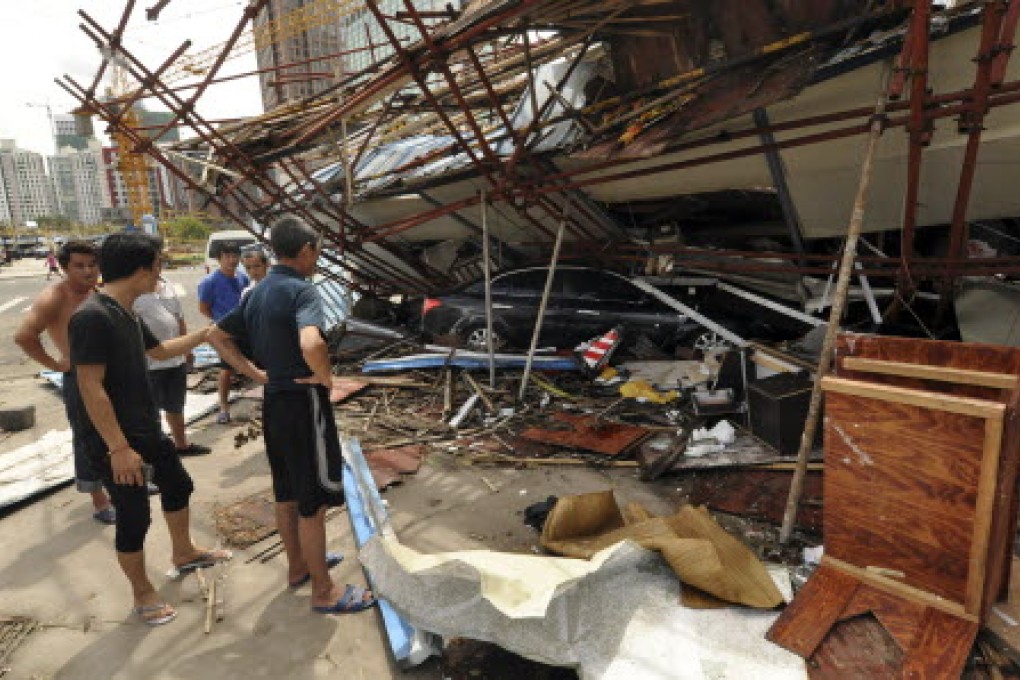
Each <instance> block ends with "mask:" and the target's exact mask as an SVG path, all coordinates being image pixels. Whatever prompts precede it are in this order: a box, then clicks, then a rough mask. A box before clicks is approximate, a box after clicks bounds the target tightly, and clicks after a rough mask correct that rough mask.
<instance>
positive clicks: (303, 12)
mask: <svg viewBox="0 0 1020 680" xmlns="http://www.w3.org/2000/svg"><path fill="white" fill-rule="evenodd" d="M365 7H366V6H365V3H364V0H311V2H308V3H307V4H305V5H302V6H300V7H295V8H294V9H292V10H290V11H289V12H286V13H284V14H281V15H280V16H279V17H277V18H276V19H274V20H272V21H267V22H265V23H263V24H260V25H258V26H253V27H252V30H251V31H245V33H244V34H242V36H241V38H240V39H239V40H238V41H237V43H235V45H234V48H233V49H232V50H231V52H230V56H229V57H228V61H229V60H230V59H236V58H237V57H240V56H242V55H244V54H249V53H251V52H254V51H257V50H261V49H265V48H267V47H269V46H271V45H274V44H276V43H281V42H283V41H284V40H287V39H288V38H293V37H296V36H299V35H301V34H302V33H304V32H305V31H307V30H309V29H312V28H317V27H319V26H326V25H334V24H339V23H340V20H341V19H342V18H344V17H346V16H349V15H352V14H355V13H357V12H359V11H364V10H365ZM223 46H224V43H220V44H217V45H213V46H212V47H208V48H206V49H204V50H201V51H199V52H196V53H194V54H189V55H185V56H184V58H182V59H181V60H180V62H179V63H178V64H176V65H175V66H174V67H173V68H171V69H170V70H169V71H168V72H167V75H166V81H167V82H170V83H173V82H177V81H179V80H181V79H184V78H187V77H189V76H197V75H204V74H205V73H206V71H208V69H209V67H210V66H212V64H213V63H214V62H215V61H216V59H217V58H218V57H219V56H220V53H221V52H222V51H223Z"/></svg>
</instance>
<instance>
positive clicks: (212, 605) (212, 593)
mask: <svg viewBox="0 0 1020 680" xmlns="http://www.w3.org/2000/svg"><path fill="white" fill-rule="evenodd" d="M215 612H216V579H213V580H212V581H211V582H210V583H209V596H208V597H207V598H206V600H205V632H206V633H209V632H211V631H212V624H213V615H214V614H215Z"/></svg>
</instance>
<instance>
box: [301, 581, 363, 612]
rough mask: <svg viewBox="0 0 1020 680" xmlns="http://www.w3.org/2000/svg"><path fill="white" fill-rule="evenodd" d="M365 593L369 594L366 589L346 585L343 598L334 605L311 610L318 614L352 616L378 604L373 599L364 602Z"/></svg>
mask: <svg viewBox="0 0 1020 680" xmlns="http://www.w3.org/2000/svg"><path fill="white" fill-rule="evenodd" d="M367 592H369V590H368V589H367V588H362V587H361V586H352V585H348V586H347V590H345V591H344V594H343V597H341V598H340V599H339V600H337V603H336V604H334V605H330V606H327V607H312V609H314V610H315V611H317V612H319V613H320V614H353V613H355V612H361V611H365V610H366V609H370V608H372V607H374V606H375V605H376V602H378V600H376V599H375V597H371V598H369V599H367V600H366V599H365V593H367Z"/></svg>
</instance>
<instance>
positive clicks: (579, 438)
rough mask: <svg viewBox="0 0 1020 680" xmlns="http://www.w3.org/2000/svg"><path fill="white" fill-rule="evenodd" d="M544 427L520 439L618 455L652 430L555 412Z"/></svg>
mask: <svg viewBox="0 0 1020 680" xmlns="http://www.w3.org/2000/svg"><path fill="white" fill-rule="evenodd" d="M551 421H552V422H551V423H550V424H549V425H546V426H544V427H529V428H528V429H526V430H524V431H523V432H521V433H520V435H519V436H520V437H523V438H524V439H530V440H533V441H537V442H541V443H543V444H555V445H557V446H569V447H571V448H577V449H584V450H585V451H593V452H595V453H601V454H604V455H607V456H616V455H619V454H621V453H623V452H624V451H626V450H627V449H629V448H630V447H631V446H633V445H634V444H636V443H638V442H639V441H641V440H642V439H644V438H645V437H646V436H648V434H649V430H647V429H645V428H643V427H638V426H637V425H626V424H624V423H614V422H611V421H607V420H599V419H598V418H596V417H595V416H587V415H575V414H571V413H562V412H561V413H555V414H553V416H552V418H551Z"/></svg>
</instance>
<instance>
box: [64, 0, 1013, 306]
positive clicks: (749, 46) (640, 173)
mask: <svg viewBox="0 0 1020 680" xmlns="http://www.w3.org/2000/svg"><path fill="white" fill-rule="evenodd" d="M166 4H167V3H166V2H165V1H164V2H161V3H159V4H158V5H157V6H156V7H154V8H151V9H150V12H149V14H150V17H151V15H152V14H153V13H154V12H155V13H157V14H158V10H159V9H161V8H162V7H163V6H165V5H166ZM264 4H265V0H253V1H252V2H251V3H250V4H249V5H248V6H247V7H246V8H245V9H244V11H243V13H242V16H241V17H240V19H239V21H238V23H237V25H236V26H235V27H234V29H233V31H232V33H231V34H230V37H229V38H228V40H227V41H226V42H225V43H224V44H223V45H222V46H219V47H217V48H215V49H213V50H207V51H206V52H204V53H202V55H204V56H202V55H199V56H195V55H192V56H188V55H189V53H188V50H189V49H190V44H189V43H187V42H185V43H184V44H182V45H181V47H180V48H178V49H177V50H176V51H175V52H174V53H173V54H172V55H170V56H169V57H168V58H167V59H166V61H165V62H164V63H162V64H160V65H158V66H155V67H153V66H149V65H146V64H143V63H142V62H141V61H140V60H138V59H137V58H135V57H134V56H133V54H132V52H131V50H130V49H129V46H128V45H126V44H125V42H126V41H125V39H124V29H125V26H126V25H127V22H128V20H129V18H130V17H131V14H132V11H133V9H134V5H135V0H128V2H127V4H126V7H125V10H124V14H123V17H122V20H121V22H120V24H119V25H118V26H117V27H115V28H112V29H109V28H107V27H104V26H101V25H100V24H98V23H97V22H96V21H95V20H93V19H92V18H91V17H90V16H89V15H88V14H86V13H85V12H81V13H80V14H81V16H82V18H83V20H84V24H83V25H82V29H83V30H84V31H85V32H86V33H87V34H88V35H89V36H90V37H91V38H92V39H93V40H94V41H95V43H96V45H97V47H99V49H100V51H101V53H102V54H103V61H102V64H101V66H100V68H99V70H98V72H97V74H96V76H95V79H94V81H93V82H92V83H91V85H88V84H85V85H83V84H80V83H78V82H76V81H75V80H74V79H72V78H70V77H65V78H64V79H62V80H58V83H59V84H60V85H61V86H62V87H64V88H65V89H66V90H67V91H68V92H70V93H71V94H72V95H73V96H74V97H75V98H76V99H77V100H78V101H79V102H80V103H81V105H82V107H83V110H84V111H87V112H89V113H92V114H96V115H99V116H100V117H101V118H103V119H104V120H105V121H106V122H107V123H108V125H109V126H110V127H111V128H113V129H120V130H122V131H123V132H124V134H126V135H128V136H129V137H131V138H133V139H134V140H135V143H136V148H137V150H139V151H142V152H145V153H148V154H150V155H151V156H152V157H153V158H154V159H155V160H156V161H158V162H160V163H162V164H164V165H165V166H166V167H167V168H168V169H169V170H170V171H171V172H174V173H175V174H177V175H178V176H179V177H180V178H181V179H182V180H183V181H185V182H186V183H188V184H189V185H190V186H191V187H192V188H193V189H195V190H196V191H199V192H201V193H202V194H204V196H205V197H206V198H207V200H208V202H209V203H210V205H212V206H215V207H216V208H218V210H219V211H220V213H221V214H222V215H223V216H224V217H226V218H229V219H232V220H234V221H236V222H237V223H238V224H240V225H242V226H245V228H252V224H253V223H256V222H257V223H261V224H266V223H268V222H269V221H271V220H272V219H273V218H274V217H275V216H278V215H280V214H283V213H290V214H296V215H300V216H302V217H304V218H305V219H306V220H307V221H308V222H309V223H310V224H312V225H313V226H314V227H315V228H316V229H318V230H319V231H321V232H322V234H323V235H324V236H325V238H326V240H327V241H328V242H329V243H330V244H332V246H333V248H332V254H331V255H330V256H331V257H333V258H335V260H336V264H337V265H338V266H339V267H340V268H342V270H343V271H345V272H346V273H347V274H346V277H347V278H348V279H349V281H350V282H351V283H352V285H353V286H354V287H355V288H357V289H359V290H362V291H372V292H380V293H390V292H410V291H413V292H431V291H435V290H438V289H442V288H446V287H449V286H451V285H453V284H455V283H457V282H459V281H462V280H467V279H471V278H474V277H477V276H478V273H479V271H480V270H479V268H478V263H479V259H480V253H481V251H482V248H481V245H480V244H481V242H482V240H483V236H487V237H488V238H491V239H492V241H491V243H492V244H493V245H494V247H495V248H496V250H497V253H498V257H497V258H496V259H497V260H498V262H499V264H500V265H502V266H513V265H517V264H523V263H525V262H529V261H534V260H538V259H542V260H544V259H547V258H548V252H549V251H550V250H551V249H552V246H553V243H554V241H555V240H556V234H557V231H558V228H559V226H560V225H561V224H562V226H563V234H564V246H563V253H564V257H565V258H573V259H579V258H580V259H585V260H588V261H596V262H601V263H613V262H615V263H618V264H619V263H627V262H630V263H633V262H635V261H637V262H643V261H645V260H646V259H648V258H649V257H652V256H656V255H661V254H668V255H671V256H679V257H685V258H688V260H690V261H692V262H695V263H697V266H698V267H700V268H702V269H714V270H716V271H732V270H740V271H756V272H771V271H782V272H790V271H793V272H795V273H800V274H821V275H825V274H828V273H829V272H830V271H831V268H832V267H833V266H834V263H835V261H836V259H837V257H838V255H835V254H832V253H826V254H818V253H812V252H811V250H810V248H807V247H805V242H806V241H810V240H811V239H817V238H824V237H835V236H840V235H841V234H842V233H843V232H844V231H845V224H846V220H847V219H848V217H849V215H850V212H851V207H852V205H851V204H852V202H853V198H854V188H855V186H856V176H857V174H858V172H859V166H860V159H861V155H862V149H861V146H862V143H861V140H862V138H863V135H865V134H866V133H867V131H868V128H869V125H870V121H871V117H872V115H873V111H874V102H875V100H876V99H887V100H888V105H887V106H885V114H884V119H883V125H884V128H885V130H887V131H890V132H889V133H888V134H886V135H885V136H884V138H883V140H882V144H881V146H880V148H879V152H878V156H877V161H876V167H875V170H874V172H875V181H874V185H875V187H876V188H875V189H874V190H873V195H872V198H871V202H870V204H869V206H868V209H867V211H866V214H865V216H864V227H863V228H864V231H865V232H868V231H887V230H892V229H896V230H899V231H900V234H901V237H900V239H899V243H894V244H890V245H891V250H890V252H892V253H893V256H891V257H889V256H887V254H875V255H866V256H860V257H858V262H859V263H861V265H862V270H861V271H862V272H863V273H867V274H871V275H877V276H884V277H888V278H890V279H895V280H896V281H897V282H898V284H899V285H900V286H902V287H907V288H912V287H916V286H917V285H919V283H920V282H921V281H924V280H940V281H945V280H948V279H952V278H955V277H958V276H962V275H989V274H1000V273H1016V272H1020V258H1015V257H993V258H985V259H980V260H976V259H968V257H967V252H966V245H967V236H966V235H967V225H968V221H969V220H974V219H984V218H1005V217H1015V216H1018V215H1020V193H1018V192H1016V191H1015V190H1014V189H1013V187H1012V183H1013V182H1012V181H1011V178H1013V177H1016V176H1017V175H1016V170H1017V165H1018V164H1020V160H1018V159H1020V153H1017V152H1018V151H1020V149H1018V144H1020V141H1018V140H1020V136H1018V132H1020V127H1018V125H1020V124H1018V123H1017V122H1016V121H1020V116H1017V110H1018V107H1020V72H1018V71H1020V67H1017V65H1016V61H1015V60H1013V61H1012V62H1011V61H1010V54H1011V50H1012V42H1013V34H1014V33H1015V30H1016V26H1017V21H1018V17H1020V3H1016V2H1010V3H1007V2H1005V1H1004V0H998V1H993V2H983V3H962V4H960V5H959V6H957V7H954V8H951V9H943V8H941V6H938V7H933V3H932V2H931V0H914V1H912V2H911V1H909V0H878V1H876V0H826V1H824V2H819V1H811V2H807V1H804V0H784V1H782V2H774V1H766V0H741V1H739V2H738V1H736V0H729V1H723V2H720V1H718V0H717V1H714V2H708V1H706V0H669V1H661V0H602V1H601V2H590V1H588V0H571V1H569V2H564V1H563V0H489V1H485V0H476V1H475V2H471V3H468V5H467V6H466V8H465V9H464V10H463V11H462V12H460V13H455V12H452V11H451V12H448V13H444V12H438V13H437V12H426V13H423V12H420V11H418V10H416V8H415V6H414V3H413V2H411V0H404V6H405V10H404V11H402V12H399V13H397V14H396V15H392V16H388V15H385V14H383V12H382V11H381V10H380V9H379V6H378V3H377V2H374V1H373V0H368V1H367V2H365V3H364V5H363V7H362V5H361V4H360V3H357V2H355V3H354V5H357V6H358V8H361V9H364V10H367V11H368V12H370V13H371V14H372V15H373V16H374V17H375V19H376V21H377V22H378V24H379V26H380V27H381V28H382V30H383V31H384V33H385V34H386V35H387V37H388V39H389V41H390V43H391V45H392V47H393V54H392V56H388V57H386V58H384V59H380V60H378V61H376V62H375V63H373V64H372V65H370V66H369V67H368V68H366V69H364V70H362V71H360V72H357V73H350V74H346V75H345V76H344V77H342V78H341V79H340V80H339V82H338V83H337V84H336V85H335V86H333V87H331V88H329V89H327V90H326V91H324V92H322V93H320V94H318V95H316V96H313V97H310V98H308V99H306V100H304V101H301V102H299V103H296V104H290V105H284V106H281V107H279V108H277V109H274V110H272V111H269V112H267V113H265V114H264V115H260V116H256V117H253V118H250V119H246V120H240V121H231V122H226V123H218V122H214V121H209V120H207V119H206V118H204V117H203V116H202V115H200V114H199V112H198V109H199V108H200V107H201V103H202V98H203V97H205V96H209V95H208V93H209V92H211V91H212V90H213V88H215V85H216V84H217V83H218V82H222V80H223V79H222V78H220V77H219V74H220V70H221V68H222V66H223V64H224V63H225V62H226V61H227V60H228V59H230V58H231V57H232V56H234V55H236V54H237V52H238V51H239V50H242V49H245V48H246V47H245V46H247V47H248V48H250V45H251V43H252V41H253V40H254V41H255V42H257V41H258V40H260V39H262V40H264V39H266V38H265V35H264V32H265V30H266V29H265V27H263V29H260V30H262V31H263V34H261V35H260V34H255V35H254V38H252V34H249V33H247V32H246V31H247V29H248V27H249V25H250V24H251V22H252V21H253V19H254V17H255V16H256V14H257V13H258V12H259V10H260V8H261V7H262V6H263V5H264ZM340 7H343V8H344V10H343V11H351V9H352V7H353V5H352V2H351V0H318V1H317V2H313V3H309V4H308V5H307V6H306V7H305V8H303V9H300V10H296V12H306V13H307V12H320V13H321V12H324V11H337V8H340ZM292 23H293V22H292ZM398 24H410V25H412V26H414V27H415V28H416V29H417V33H418V39H417V41H416V42H414V43H413V44H405V42H403V41H402V40H400V39H399V38H398V37H397V35H396V33H395V31H394V29H393V27H394V26H396V25H398ZM268 30H269V31H270V33H271V32H272V30H276V31H278V32H284V33H285V31H286V25H283V24H281V25H280V26H276V27H272V26H270V27H269V29H268ZM111 60H117V61H119V62H120V63H122V64H123V65H124V66H126V68H127V70H128V71H129V73H130V74H131V75H132V76H133V77H134V78H135V79H136V81H137V83H138V89H137V90H136V91H135V92H134V93H133V94H131V95H129V96H126V97H122V98H120V99H116V100H105V101H104V100H103V99H102V98H101V97H98V96H97V94H96V88H97V86H98V84H99V83H100V81H101V80H102V77H103V74H104V71H105V70H106V69H107V67H108V64H109V63H110V61H111ZM971 61H975V62H976V66H973V65H971V63H970V62H971ZM280 77H283V76H282V75H281V76H280ZM291 77H294V76H291ZM142 98H154V99H156V100H157V101H158V102H159V103H161V104H162V105H163V106H166V107H167V108H168V109H169V110H170V111H171V112H172V113H173V114H174V120H173V121H171V122H170V123H168V124H167V125H168V126H171V125H184V126H187V127H188V128H190V129H191V130H192V131H193V133H194V135H195V136H194V137H192V138H190V139H188V140H185V141H182V142H180V143H177V144H175V145H173V146H172V147H170V148H162V147H161V146H157V145H155V144H153V143H152V142H151V141H149V139H148V136H145V135H142V134H140V133H139V131H137V130H131V129H130V128H129V127H127V126H126V123H125V119H124V116H123V115H122V112H123V111H125V110H127V109H128V108H130V106H131V105H132V104H133V103H134V102H136V101H138V100H140V99H142ZM152 137H158V135H152ZM181 151H191V152H198V151H201V152H202V153H203V154H204V156H205V158H206V159H207V160H206V161H204V165H203V167H204V172H203V173H202V179H201V180H198V179H196V178H195V177H194V176H193V175H191V174H190V173H187V172H184V171H182V169H181V168H180V166H179V164H178V163H175V162H174V161H173V157H172V156H171V153H172V152H181ZM191 155H192V157H194V156H195V155H196V154H194V153H193V154H191ZM948 187H955V191H950V190H947V188H948ZM713 200H714V203H713V205H714V206H715V207H716V208H717V209H718V210H719V212H721V213H722V214H723V215H724V216H725V218H724V219H723V220H721V221H720V220H718V219H716V220H714V221H710V222H709V223H708V226H709V228H711V229H719V230H722V229H725V228H726V227H727V225H733V224H737V225H738V226H743V227H746V226H747V225H746V224H741V212H742V211H744V212H748V211H750V212H753V213H754V219H757V220H759V224H760V219H761V214H762V210H760V209H758V210H754V208H755V206H757V207H758V208H760V206H761V204H762V203H763V202H764V204H767V205H768V206H769V207H768V208H767V209H766V210H765V212H769V211H771V216H772V217H773V218H774V220H773V221H772V223H771V229H772V231H771V232H768V233H778V234H780V235H782V236H783V238H786V239H789V242H790V243H791V245H792V247H791V249H790V250H789V251H788V252H765V253H762V252H730V251H714V252H713V259H711V260H706V259H704V256H705V251H703V250H698V249H691V248H688V247H685V246H684V240H683V234H682V233H681V232H682V231H683V228H682V225H684V224H687V225H690V228H691V229H696V228H697V226H698V224H699V222H698V218H697V213H698V206H699V205H700V204H703V203H706V202H708V201H713ZM940 224H941V225H947V224H948V225H950V230H949V231H950V238H949V243H948V245H947V248H946V249H945V252H944V253H943V254H941V255H940V256H939V257H936V258H932V257H920V256H919V255H918V254H917V253H916V252H915V247H914V241H915V230H916V229H917V228H918V227H923V226H927V225H940ZM664 225H672V226H673V227H675V228H674V229H662V228H661V227H662V226H664ZM678 225H681V226H680V227H678ZM777 226H778V232H777V231H776V228H777ZM649 234H652V236H653V237H652V238H649ZM662 234H665V235H664V236H663V237H661V238H659V239H658V241H657V240H656V238H655V237H656V236H661V235H662ZM895 253H898V256H896V254H895ZM720 255H722V256H725V257H718V256H720ZM729 255H737V256H741V257H742V259H741V260H740V261H739V263H737V264H735V263H734V260H733V259H731V258H730V257H728V256H729ZM692 258H693V259H692Z"/></svg>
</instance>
